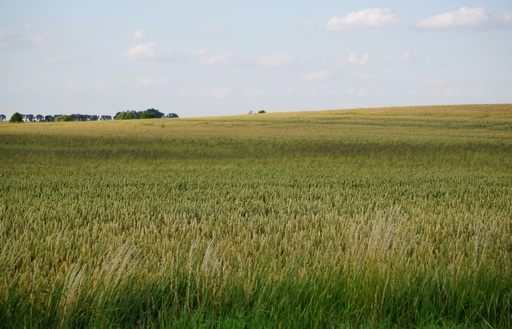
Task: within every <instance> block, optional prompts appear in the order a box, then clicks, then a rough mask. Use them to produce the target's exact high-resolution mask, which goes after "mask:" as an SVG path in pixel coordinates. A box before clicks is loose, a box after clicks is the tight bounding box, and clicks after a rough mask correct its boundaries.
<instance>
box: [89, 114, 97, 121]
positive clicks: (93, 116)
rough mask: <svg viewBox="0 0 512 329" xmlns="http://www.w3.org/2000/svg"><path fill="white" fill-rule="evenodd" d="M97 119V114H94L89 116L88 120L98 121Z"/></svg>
mask: <svg viewBox="0 0 512 329" xmlns="http://www.w3.org/2000/svg"><path fill="white" fill-rule="evenodd" d="M98 119H99V116H97V115H95V114H93V115H90V116H89V120H90V121H98Z"/></svg>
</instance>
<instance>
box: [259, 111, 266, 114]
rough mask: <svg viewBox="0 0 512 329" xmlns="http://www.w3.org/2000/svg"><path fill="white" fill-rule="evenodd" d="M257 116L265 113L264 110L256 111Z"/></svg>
mask: <svg viewBox="0 0 512 329" xmlns="http://www.w3.org/2000/svg"><path fill="white" fill-rule="evenodd" d="M258 113H259V114H263V113H267V112H265V110H261V111H258Z"/></svg>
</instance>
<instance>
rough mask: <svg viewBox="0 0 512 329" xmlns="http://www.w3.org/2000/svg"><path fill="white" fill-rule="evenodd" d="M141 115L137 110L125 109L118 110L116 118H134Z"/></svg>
mask: <svg viewBox="0 0 512 329" xmlns="http://www.w3.org/2000/svg"><path fill="white" fill-rule="evenodd" d="M138 118H139V116H138V115H137V112H135V111H124V112H117V113H116V116H115V117H114V119H116V120H132V119H138Z"/></svg>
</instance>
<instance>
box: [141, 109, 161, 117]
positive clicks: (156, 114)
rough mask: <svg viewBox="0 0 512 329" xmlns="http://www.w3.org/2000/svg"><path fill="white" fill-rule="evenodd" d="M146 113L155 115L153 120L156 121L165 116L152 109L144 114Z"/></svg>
mask: <svg viewBox="0 0 512 329" xmlns="http://www.w3.org/2000/svg"><path fill="white" fill-rule="evenodd" d="M146 112H147V113H153V114H154V115H155V118H157V119H160V118H163V117H164V115H165V114H164V113H162V112H160V111H158V110H157V109H153V108H151V109H147V110H146V111H145V112H144V113H146Z"/></svg>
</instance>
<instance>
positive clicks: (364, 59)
mask: <svg viewBox="0 0 512 329" xmlns="http://www.w3.org/2000/svg"><path fill="white" fill-rule="evenodd" d="M370 58H371V57H370V55H369V54H364V55H362V56H360V57H359V56H357V55H356V54H354V53H350V54H349V55H348V57H347V61H348V62H349V63H350V64H354V65H365V64H367V63H368V62H369V61H370Z"/></svg>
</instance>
